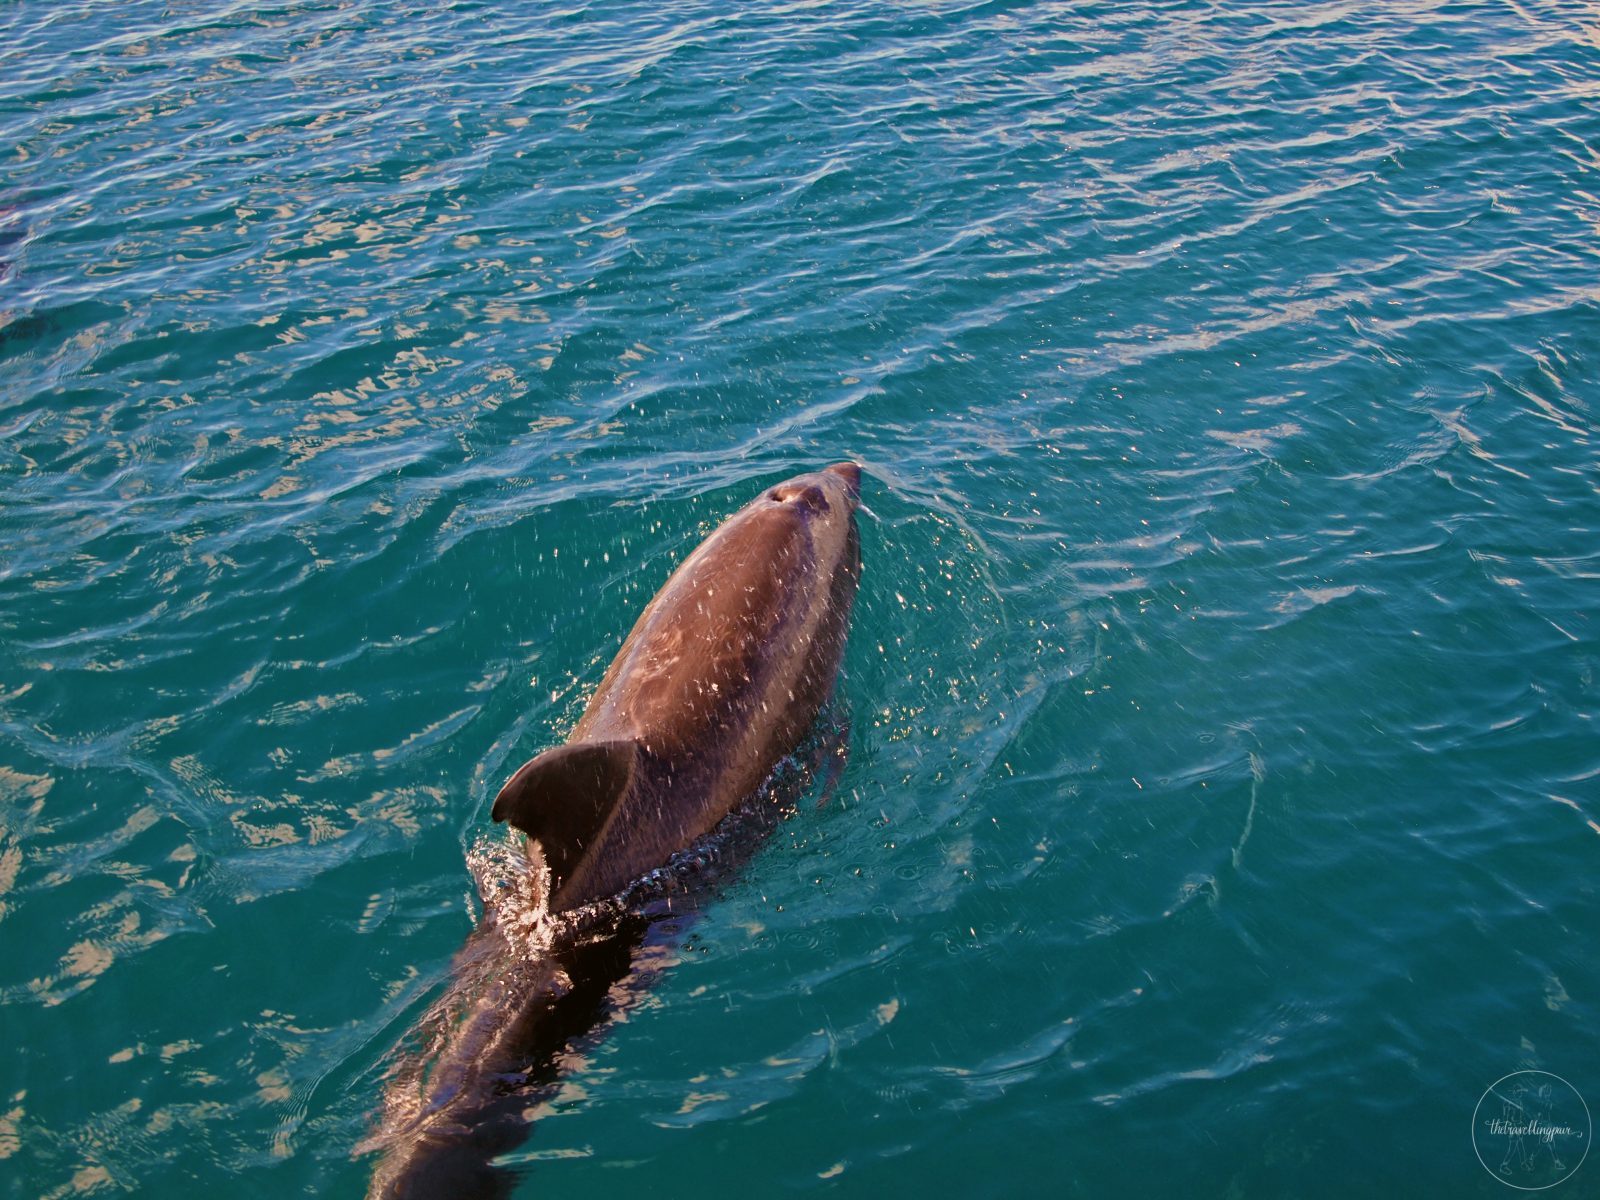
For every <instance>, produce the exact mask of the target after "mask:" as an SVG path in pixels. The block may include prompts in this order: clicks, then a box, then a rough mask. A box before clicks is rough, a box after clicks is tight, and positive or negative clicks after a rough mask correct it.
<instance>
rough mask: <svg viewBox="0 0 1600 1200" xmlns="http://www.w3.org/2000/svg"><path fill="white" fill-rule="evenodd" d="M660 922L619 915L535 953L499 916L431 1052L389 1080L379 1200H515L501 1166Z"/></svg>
mask: <svg viewBox="0 0 1600 1200" xmlns="http://www.w3.org/2000/svg"><path fill="white" fill-rule="evenodd" d="M652 923H653V922H652V918H651V916H649V915H647V914H645V913H637V912H625V913H619V914H615V915H613V916H612V917H611V919H610V920H609V922H608V924H607V925H606V926H605V927H602V928H598V929H591V930H587V931H585V932H584V934H583V935H581V936H564V937H558V938H556V939H553V940H552V944H551V945H550V946H549V948H548V949H547V950H545V951H544V952H543V953H541V954H538V955H530V954H529V952H528V950H527V948H526V945H525V943H523V944H519V943H521V938H520V936H519V931H517V930H516V929H514V928H513V929H509V930H508V929H507V928H505V927H504V926H503V924H502V922H501V921H500V920H498V919H496V916H495V915H494V913H493V911H492V910H490V911H489V912H488V913H487V914H486V916H485V920H484V923H483V924H482V925H481V926H480V927H479V928H478V930H477V931H476V932H475V933H473V935H472V937H471V938H470V939H469V940H468V942H467V945H466V946H465V947H464V948H463V949H462V951H461V953H460V955H459V956H458V958H457V961H456V967H455V978H454V979H453V981H452V983H451V986H450V989H449V990H448V991H447V992H446V994H445V995H444V996H443V997H442V998H441V999H440V1001H439V1002H438V1003H437V1004H435V1005H434V1007H433V1008H432V1009H431V1010H430V1012H429V1014H428V1017H427V1018H425V1021H424V1028H425V1029H426V1030H427V1034H426V1035H425V1036H426V1040H427V1041H428V1042H431V1043H432V1044H431V1045H430V1046H428V1047H427V1048H426V1049H425V1051H424V1053H423V1054H422V1055H421V1056H420V1057H419V1058H418V1059H416V1060H413V1061H411V1062H408V1063H405V1064H402V1069H401V1070H400V1071H398V1072H397V1073H396V1074H395V1076H394V1077H393V1078H391V1081H390V1087H389V1089H388V1091H387V1093H386V1096H385V1107H386V1109H387V1110H388V1111H387V1112H386V1114H385V1122H384V1124H385V1129H384V1130H383V1131H381V1132H380V1133H379V1134H378V1135H377V1137H376V1138H375V1139H373V1142H374V1143H375V1145H376V1146H381V1147H382V1148H383V1150H384V1156H383V1159H382V1160H381V1161H380V1162H379V1164H378V1166H377V1169H376V1170H375V1171H374V1173H373V1178H372V1184H371V1187H370V1188H369V1189H368V1193H367V1195H368V1197H369V1200H380V1198H382V1200H390V1198H393V1200H401V1198H405V1200H438V1198H442V1197H459V1198H461V1200H469V1198H470V1200H479V1198H482V1200H491V1198H498V1197H504V1196H508V1195H509V1194H510V1191H511V1188H512V1185H513V1184H514V1183H515V1175H514V1174H513V1173H512V1172H511V1171H509V1170H507V1169H505V1168H503V1167H500V1166H497V1165H496V1164H495V1159H497V1158H498V1157H499V1156H500V1155H503V1154H506V1153H508V1152H509V1151H511V1150H514V1149H515V1148H516V1147H517V1146H518V1145H519V1144H520V1143H521V1142H522V1140H523V1139H524V1138H525V1137H526V1136H527V1133H528V1125H529V1116H528V1111H529V1109H530V1108H532V1107H533V1106H534V1105H536V1104H537V1103H538V1102H539V1100H540V1099H541V1098H543V1096H544V1094H545V1093H546V1092H547V1091H548V1090H549V1089H550V1087H551V1085H553V1084H554V1083H555V1080H556V1062H557V1059H558V1056H559V1055H560V1053H561V1051H562V1050H563V1049H565V1048H566V1047H567V1046H568V1045H569V1044H570V1043H571V1042H573V1041H574V1040H576V1039H579V1038H581V1037H582V1036H583V1035H584V1034H585V1033H587V1032H588V1031H590V1030H591V1029H593V1028H595V1027H596V1026H597V1025H598V1024H599V1023H601V1022H602V1021H603V1020H604V1018H605V1016H606V1015H607V1009H608V998H610V994H611V991H612V989H613V988H614V987H617V986H618V985H619V984H624V983H625V981H627V980H628V977H629V976H630V974H632V973H633V972H634V954H635V951H636V950H637V949H638V948H639V947H640V946H641V945H642V944H643V942H644V940H645V937H646V936H647V934H648V933H649V931H650V927H651V925H652ZM611 1002H612V1003H614V1000H612V1001H611ZM406 1068H409V1069H406Z"/></svg>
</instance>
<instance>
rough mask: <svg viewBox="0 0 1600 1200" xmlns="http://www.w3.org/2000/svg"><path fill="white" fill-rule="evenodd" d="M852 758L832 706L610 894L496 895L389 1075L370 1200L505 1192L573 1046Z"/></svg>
mask: <svg viewBox="0 0 1600 1200" xmlns="http://www.w3.org/2000/svg"><path fill="white" fill-rule="evenodd" d="M848 749H849V726H848V722H847V721H846V720H845V719H844V718H843V715H842V710H841V709H840V708H839V707H838V705H837V704H834V705H830V706H829V708H828V709H825V710H824V712H823V713H822V714H821V716H820V717H819V719H818V721H817V724H816V726H815V728H814V729H813V732H812V734H811V736H810V737H809V738H808V739H807V741H806V743H805V745H803V746H802V747H801V749H799V750H797V751H796V752H795V753H794V754H793V755H791V756H789V757H788V758H787V759H784V760H783V761H782V762H780V763H779V765H778V767H777V768H776V769H775V770H774V771H773V773H772V775H771V776H770V777H769V778H768V779H767V780H766V782H765V783H764V784H763V785H762V786H761V788H760V789H758V791H757V792H756V794H755V795H754V796H753V797H752V798H751V800H750V801H749V802H747V803H746V804H744V805H742V806H741V807H740V808H738V809H736V810H735V811H734V812H732V813H730V814H729V815H728V817H726V818H725V819H724V820H723V821H722V822H721V824H719V825H718V826H717V828H716V829H715V830H714V831H713V832H712V834H710V835H709V836H708V837H706V838H704V839H702V840H701V841H700V842H699V843H697V844H695V845H694V846H691V847H690V848H689V849H687V850H685V851H683V852H682V853H680V854H678V855H676V856H674V858H673V860H672V861H671V862H670V863H669V864H668V865H667V866H666V867H663V868H661V869H660V870H657V871H654V872H652V873H651V874H650V875H648V876H646V877H645V878H644V879H642V880H640V881H639V882H638V883H636V884H635V885H634V886H633V887H632V888H630V889H629V890H628V892H626V893H625V894H624V895H623V896H621V897H619V898H617V899H615V900H612V901H607V902H605V903H602V904H599V905H593V906H590V907H588V908H586V909H583V910H579V911H576V912H571V913H563V914H558V915H557V916H555V917H550V916H548V915H547V914H542V913H540V912H538V911H537V909H536V908H534V907H532V906H531V904H530V901H532V903H533V904H536V903H537V901H536V900H534V899H533V897H532V896H530V894H529V893H528V892H525V891H520V890H519V889H517V888H515V887H509V886H508V887H506V888H504V890H503V894H502V895H501V896H496V897H491V898H490V899H489V900H487V901H486V903H485V906H484V916H483V920H482V922H481V923H480V924H479V926H478V928H477V929H476V930H475V931H474V932H473V934H472V935H471V936H470V937H469V938H468V939H467V942H466V945H465V946H463V947H462V949H461V951H460V952H459V954H458V955H457V958H456V961H455V964H454V968H453V972H452V981H451V984H450V986H449V988H448V989H447V990H446V992H445V993H444V995H443V996H441V997H440V999H439V1000H438V1001H436V1002H435V1003H434V1004H433V1005H432V1006H431V1007H430V1008H429V1010H428V1012H427V1014H426V1015H425V1016H424V1017H423V1018H422V1021H421V1022H420V1023H419V1025H418V1028H417V1031H416V1032H417V1033H418V1034H420V1041H421V1043H422V1044H421V1048H420V1049H419V1050H418V1051H417V1052H416V1053H415V1054H402V1055H401V1056H400V1057H397V1058H396V1061H395V1062H394V1063H393V1065H392V1066H391V1067H390V1069H389V1071H388V1072H387V1075H386V1087H385V1092H384V1111H383V1119H382V1124H381V1127H380V1128H379V1129H378V1131H377V1132H376V1133H375V1134H374V1135H373V1136H372V1137H371V1138H369V1139H368V1140H367V1141H366V1142H364V1143H363V1144H362V1145H361V1146H360V1147H358V1149H357V1152H358V1153H364V1152H370V1151H376V1150H381V1151H382V1152H383V1158H382V1159H381V1160H380V1161H379V1163H378V1166H377V1168H376V1170H375V1172H374V1175H373V1180H372V1186H371V1188H370V1190H369V1192H368V1195H369V1197H395V1198H399V1197H406V1198H409V1200H444V1198H451V1200H456V1198H459V1200H469V1198H471V1200H478V1198H482V1200H490V1198H503V1197H507V1196H509V1195H510V1194H511V1192H512V1189H513V1188H514V1187H515V1186H516V1183H517V1181H518V1179H519V1178H520V1172H519V1171H518V1170H516V1169H514V1168H511V1167H508V1166H504V1165H501V1164H498V1163H497V1162H496V1160H497V1159H498V1158H500V1157H501V1156H503V1155H506V1154H508V1153H510V1152H511V1151H513V1150H515V1149H516V1148H517V1147H518V1146H519V1145H521V1144H522V1142H523V1141H524V1140H525V1139H526V1138H527V1137H528V1135H529V1132H530V1130H531V1126H532V1119H533V1118H532V1114H533V1112H534V1111H535V1110H536V1109H537V1107H538V1106H539V1104H540V1103H541V1102H543V1101H545V1100H547V1099H549V1098H550V1097H551V1096H552V1095H554V1094H555V1092H556V1090H557V1088H558V1087H559V1083H560V1080H559V1073H560V1063H561V1059H562V1057H563V1055H564V1052H566V1051H569V1050H574V1049H575V1050H582V1049H584V1048H586V1047H588V1046H592V1045H594V1044H595V1043H597V1042H598V1041H599V1040H600V1038H601V1037H603V1036H604V1034H605V1032H606V1029H607V1027H608V1026H609V1024H610V1022H611V1018H612V1017H614V1016H615V1015H616V1014H617V1013H619V1012H622V1011H626V1009H628V1008H629V1007H631V1006H632V1005H633V1003H635V1002H636V1001H637V999H638V998H639V997H641V996H642V995H643V994H644V993H645V992H647V991H648V990H649V989H650V987H651V986H653V984H654V983H655V981H656V980H657V979H658V978H659V977H660V976H661V974H662V973H663V972H664V971H665V970H666V969H668V968H669V967H670V966H671V963H672V961H673V959H672V956H671V954H670V953H669V951H670V950H671V948H672V947H673V946H675V945H676V944H677V943H678V942H679V940H680V939H681V937H682V935H683V932H684V930H685V927H686V926H687V925H688V924H689V923H691V922H693V921H694V920H695V918H696V917H697V915H698V914H699V912H700V910H701V909H702V908H703V907H704V906H705V905H706V904H707V902H708V901H710V900H711V899H713V898H714V896H715V893H716V890H717V888H718V886H719V885H721V884H723V883H725V882H727V881H728V880H729V879H730V878H731V877H732V876H734V875H735V874H736V873H737V872H738V871H739V870H740V869H741V868H742V867H743V866H744V864H745V863H747V862H748V861H749V860H750V858H751V857H752V856H753V855H754V854H755V852H756V851H757V850H758V849H759V848H760V847H761V845H762V844H763V842H765V840H766V838H767V836H768V835H769V834H770V833H771V832H772V831H773V830H774V829H775V828H776V827H777V825H778V824H779V822H781V821H782V820H783V819H784V818H785V817H786V816H788V815H789V814H791V813H793V812H794V810H795V808H796V807H797V805H798V804H799V802H800V801H801V800H802V799H803V798H804V797H805V796H806V795H807V794H808V793H809V792H810V791H811V790H812V789H813V787H814V785H815V784H816V782H817V780H818V779H819V778H820V779H821V780H822V784H823V788H824V802H825V801H826V798H827V795H828V794H829V793H831V790H832V788H833V786H834V785H835V784H836V783H837V781H838V777H839V774H840V772H841V771H842V768H843V765H844V762H845V759H846V756H847V754H848ZM411 1040H412V1039H410V1038H408V1039H407V1042H410V1041H411ZM404 1044H405V1043H403V1044H402V1047H403V1046H404Z"/></svg>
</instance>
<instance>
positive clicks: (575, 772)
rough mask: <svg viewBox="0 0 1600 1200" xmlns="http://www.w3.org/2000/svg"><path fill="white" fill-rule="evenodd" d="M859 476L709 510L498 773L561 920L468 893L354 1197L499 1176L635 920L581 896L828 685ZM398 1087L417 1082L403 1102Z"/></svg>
mask: <svg viewBox="0 0 1600 1200" xmlns="http://www.w3.org/2000/svg"><path fill="white" fill-rule="evenodd" d="M860 479H861V472H860V468H859V467H857V466H856V465H855V464H854V463H838V464H836V465H834V466H831V467H828V468H827V469H826V470H823V471H817V472H814V473H811V474H807V475H799V476H796V477H795V478H793V479H789V480H787V481H785V482H783V483H780V484H778V485H777V486H775V487H771V488H768V489H767V490H766V491H764V492H763V493H762V494H761V495H760V496H759V497H757V498H756V499H755V500H753V501H751V502H750V503H749V504H747V505H745V507H744V508H742V509H740V510H739V511H738V512H737V513H735V514H734V515H733V516H731V517H729V518H728V519H727V520H726V521H725V522H724V523H723V524H722V525H721V526H719V527H718V528H717V529H716V530H715V531H714V532H713V533H712V534H711V536H710V537H708V538H707V539H706V540H705V541H704V542H702V543H701V544H700V546H699V547H698V548H697V549H696V550H695V551H694V552H693V553H692V554H691V555H690V556H689V557H688V558H687V559H685V560H684V561H683V563H681V564H680V565H679V567H678V568H677V570H676V571H674V572H673V574H672V576H671V578H669V579H668V580H667V582H666V584H665V585H663V587H662V588H661V590H660V592H658V593H657V594H656V596H655V598H654V599H653V600H651V602H650V604H649V605H648V606H647V607H646V608H645V610H644V612H643V613H642V614H641V615H640V617H639V619H638V621H637V622H636V623H635V625H634V627H633V631H632V632H631V633H630V634H629V635H628V637H627V640H626V641H624V642H623V644H622V648H621V649H620V650H619V651H618V652H617V656H616V658H615V659H614V660H613V661H612V663H611V666H610V667H609V668H608V669H607V671H606V674H605V677H604V678H603V679H602V680H601V683H600V686H599V689H598V690H597V691H596V692H595V694H594V697H593V698H592V699H591V700H590V701H589V705H588V707H587V708H586V709H585V710H584V713H583V716H582V717H581V718H580V719H579V721H578V724H577V726H576V727H575V728H574V729H573V731H572V735H571V736H570V737H569V738H568V740H567V742H566V743H565V744H564V745H562V746H559V747H556V748H554V749H552V750H547V751H545V752H544V753H542V754H540V755H538V756H536V757H534V758H533V759H531V760H529V761H528V762H527V763H525V764H523V766H522V767H521V768H520V769H519V770H518V771H517V772H516V773H515V774H514V775H513V776H512V777H511V779H510V780H509V781H508V782H507V783H506V785H505V786H504V787H503V788H502V789H501V790H500V793H499V795H498V796H497V797H496V798H495V802H494V808H493V817H494V819H495V820H496V821H506V822H509V823H510V824H511V825H513V826H515V827H516V828H518V829H520V830H522V831H523V832H524V833H525V834H526V835H527V853H528V856H529V858H530V859H531V860H533V861H534V863H536V864H539V865H540V866H542V867H543V868H544V870H543V871H542V872H540V875H541V877H543V878H547V880H548V886H547V891H546V893H545V895H544V907H545V909H546V911H547V912H548V913H549V914H552V915H553V916H559V915H561V914H570V919H569V920H567V921H566V922H565V923H561V922H559V921H558V922H557V924H558V925H560V928H561V929H562V930H563V932H561V933H558V934H556V935H555V937H554V940H553V941H550V942H549V943H547V944H546V945H545V946H544V947H543V948H542V949H541V951H540V952H538V953H536V954H530V953H528V951H527V949H526V943H525V942H523V941H521V940H519V939H518V938H517V937H516V936H514V934H513V932H512V931H510V930H507V929H505V928H503V927H502V922H500V921H498V920H497V919H496V918H497V915H498V914H497V913H496V911H495V909H494V906H493V905H487V906H486V909H485V913H484V920H483V922H482V924H481V925H480V926H479V928H478V930H477V931H476V932H475V933H474V934H473V935H472V937H471V938H469V940H468V943H467V946H466V947H465V948H464V949H463V951H462V953H461V955H460V956H459V957H458V960H457V965H456V977H455V982H454V983H453V984H452V987H451V989H450V991H449V992H448V993H447V994H446V996H445V998H444V999H443V1000H441V1002H440V1004H438V1005H436V1006H435V1009H434V1011H433V1012H432V1013H431V1014H430V1018H431V1026H432V1037H431V1043H430V1044H429V1045H428V1046H427V1049H426V1051H425V1053H424V1055H423V1056H422V1057H423V1059H425V1060H426V1061H418V1062H415V1063H413V1064H410V1065H409V1068H408V1069H405V1070H400V1071H398V1072H397V1073H396V1077H395V1079H393V1080H391V1085H390V1089H389V1094H388V1095H387V1096H386V1101H385V1109H386V1112H385V1120H384V1128H383V1129H382V1130H380V1132H379V1134H378V1135H377V1137H376V1138H375V1139H374V1141H375V1143H376V1145H377V1146H379V1147H381V1148H382V1149H383V1150H384V1157H383V1158H382V1160H381V1161H380V1162H379V1164H378V1167H377V1170H376V1172H375V1174H374V1177H373V1181H372V1187H371V1190H370V1191H369V1196H372V1197H428V1198H439V1200H443V1198H445V1197H467V1196H496V1195H503V1194H505V1192H506V1191H507V1189H508V1188H509V1186H510V1184H511V1182H512V1181H513V1180H512V1177H511V1176H510V1174H509V1173H508V1172H506V1171H503V1170H500V1169H497V1168H496V1167H495V1166H494V1164H493V1159H494V1158H495V1157H496V1156H497V1155H500V1154H504V1153H505V1152H507V1151H508V1150H510V1149H513V1148H514V1147H515V1146H516V1145H517V1144H518V1143H519V1142H520V1141H521V1140H522V1138H523V1137H524V1136H526V1131H527V1124H528V1119H527V1116H526V1110H527V1108H528V1107H529V1106H530V1104H531V1103H532V1100H531V1099H530V1088H531V1087H533V1086H534V1085H536V1084H539V1083H542V1082H548V1079H549V1077H550V1075H551V1073H552V1071H553V1067H552V1065H551V1064H552V1060H553V1058H554V1056H555V1055H557V1054H559V1053H560V1051H561V1050H562V1049H563V1048H564V1047H565V1046H566V1045H567V1044H568V1043H569V1042H570V1041H572V1040H573V1039H574V1038H576V1037H579V1036H581V1035H583V1034H584V1033H585V1032H586V1031H587V1030H588V1029H589V1028H590V1027H591V1026H592V1025H593V1024H594V1023H595V1021H596V1020H597V1019H599V1017H600V1016H601V1015H602V1012H603V1009H604V1007H605V1004H606V1003H607V994H608V991H610V990H611V989H613V987H614V986H615V985H617V984H618V983H619V982H622V981H625V980H626V979H627V978H628V976H629V973H630V971H631V970H632V969H633V967H632V963H633V956H634V951H635V949H636V948H637V947H638V945H639V944H640V942H641V941H642V940H644V938H645V937H646V936H647V935H648V932H649V927H650V923H651V920H652V919H654V918H652V917H650V916H648V915H645V914H643V913H642V912H633V913H628V914H624V915H622V916H620V917H619V916H618V914H617V913H616V912H615V911H613V912H611V913H609V914H608V915H603V916H602V915H600V913H601V910H602V909H603V906H596V905H595V902H596V901H603V900H607V899H609V898H611V897H615V896H617V895H618V894H619V893H622V892H623V891H625V890H626V889H627V888H628V887H629V885H630V884H632V883H634V882H635V881H637V880H639V879H640V878H641V877H642V876H645V875H647V874H648V873H650V872H651V871H654V870H655V869H657V868H659V867H662V866H665V865H666V864H667V863H668V862H669V860H671V859H672V857H673V855H674V854H676V853H678V852H679V851H681V850H684V849H686V848H688V847H690V846H692V845H694V844H695V843H696V842H697V841H699V840H700V839H702V838H704V837H705V835H707V834H708V833H710V832H711V831H712V830H713V829H715V828H716V827H717V826H718V825H719V823H721V822H722V821H723V819H724V818H725V817H727V816H728V815H729V814H730V813H731V812H734V811H735V810H736V809H738V808H739V807H740V805H741V803H742V802H744V801H746V800H747V799H749V798H750V797H751V796H752V795H753V794H754V793H756V792H757V790H758V789H759V788H760V787H761V785H762V783H763V781H765V780H767V779H768V777H769V776H771V775H772V774H773V771H774V768H775V767H776V766H777V765H778V764H779V763H780V761H782V760H784V759H785V758H787V757H788V756H789V755H791V754H793V753H794V751H795V750H796V749H797V748H798V747H800V745H801V743H802V741H803V739H805V737H806V734H807V732H808V731H809V730H810V729H811V727H812V725H813V724H814V723H815V722H816V718H817V715H818V713H819V711H821V709H822V707H823V705H824V703H825V702H826V701H827V700H828V698H829V696H830V695H831V694H832V691H833V687H834V680H835V676H836V674H837V672H838V667H839V661H840V658H841V656H842V653H843V650H844V642H845V635H846V631H847V628H848V625H849V619H850V608H851V605H852V603H853V601H854V598H855V592H856V584H857V580H858V578H859V575H860V563H861V559H860V541H859V536H858V533H857V529H856V520H855V512H856V508H857V505H858V502H859V494H860ZM586 906H593V907H594V909H595V912H596V915H595V916H594V917H593V919H592V920H587V921H586V920H585V919H584V914H585V913H587V912H589V911H590V910H589V909H588V908H586ZM425 1024H429V1022H427V1021H425ZM407 1089H410V1091H411V1092H412V1093H420V1094H414V1095H412V1096H411V1097H410V1099H409V1102H407V1100H406V1098H405V1096H404V1093H405V1092H406V1090H407Z"/></svg>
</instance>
